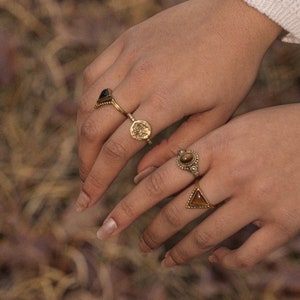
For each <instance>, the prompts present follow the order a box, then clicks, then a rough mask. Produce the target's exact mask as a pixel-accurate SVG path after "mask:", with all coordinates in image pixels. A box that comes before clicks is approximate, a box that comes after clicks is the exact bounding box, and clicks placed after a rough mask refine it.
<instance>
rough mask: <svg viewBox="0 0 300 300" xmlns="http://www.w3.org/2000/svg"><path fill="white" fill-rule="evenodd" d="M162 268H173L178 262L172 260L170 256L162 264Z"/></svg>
mask: <svg viewBox="0 0 300 300" xmlns="http://www.w3.org/2000/svg"><path fill="white" fill-rule="evenodd" d="M161 266H162V267H163V268H172V267H175V266H177V264H176V262H175V261H174V260H173V259H172V257H171V256H170V255H168V256H167V257H165V258H164V260H163V261H162V262H161Z"/></svg>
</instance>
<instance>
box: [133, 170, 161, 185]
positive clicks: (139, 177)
mask: <svg viewBox="0 0 300 300" xmlns="http://www.w3.org/2000/svg"><path fill="white" fill-rule="evenodd" d="M156 169H157V168H156V167H148V168H146V169H145V170H143V171H141V172H140V173H139V174H137V175H136V176H135V177H134V178H133V182H134V183H135V184H138V183H139V182H141V181H142V180H143V179H144V178H145V177H147V176H148V175H150V174H151V173H152V172H154V171H155V170H156Z"/></svg>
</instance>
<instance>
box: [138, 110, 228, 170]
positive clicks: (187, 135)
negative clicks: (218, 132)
mask: <svg viewBox="0 0 300 300" xmlns="http://www.w3.org/2000/svg"><path fill="white" fill-rule="evenodd" d="M229 117H230V113H229V112H228V113H227V114H226V113H224V112H220V110H217V109H216V108H213V109H211V110H208V111H205V112H203V113H198V114H195V115H192V116H191V117H189V118H188V119H187V120H186V121H185V122H184V123H182V124H181V125H180V126H179V127H178V128H177V129H176V131H175V132H174V133H173V134H172V135H171V136H170V137H169V138H168V139H167V140H164V141H163V142H162V143H161V144H160V145H158V146H156V147H155V148H153V149H152V150H151V151H149V152H148V153H147V154H146V155H145V156H144V157H143V158H142V160H141V161H140V163H139V165H138V174H139V173H141V172H142V171H143V170H147V169H148V168H149V167H159V166H161V165H162V164H163V163H164V162H165V161H167V160H168V159H170V158H171V157H173V156H175V155H176V153H177V152H178V150H180V149H185V148H186V147H187V146H188V145H191V144H193V143H194V142H195V141H197V140H198V139H200V138H201V137H203V136H204V135H206V134H207V133H209V132H211V131H212V130H213V129H215V128H217V127H219V126H220V125H222V124H223V123H225V122H226V121H227V120H228V118H229Z"/></svg>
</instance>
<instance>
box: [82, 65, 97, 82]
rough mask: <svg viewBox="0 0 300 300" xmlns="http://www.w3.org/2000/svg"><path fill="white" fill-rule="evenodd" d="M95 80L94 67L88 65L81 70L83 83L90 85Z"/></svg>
mask: <svg viewBox="0 0 300 300" xmlns="http://www.w3.org/2000/svg"><path fill="white" fill-rule="evenodd" d="M94 81H95V75H94V68H93V67H92V65H88V66H87V67H86V68H85V69H84V71H83V85H84V86H85V87H87V86H90V85H91V84H92V83H93V82H94Z"/></svg>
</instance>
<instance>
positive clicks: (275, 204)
mask: <svg viewBox="0 0 300 300" xmlns="http://www.w3.org/2000/svg"><path fill="white" fill-rule="evenodd" d="M299 115H300V104H290V105H285V106H278V107H273V108H268V109H262V110H258V111H255V112H251V113H248V114H245V115H242V116H240V117H237V118H235V119H233V120H231V121H230V122H229V123H227V124H226V125H224V126H222V127H220V128H219V129H216V130H215V131H213V132H212V133H210V134H208V135H206V136H205V137H203V138H202V139H200V140H199V141H198V142H196V143H195V144H193V145H191V146H190V147H189V148H190V149H193V150H194V151H196V152H197V153H198V154H199V172H200V175H201V179H200V183H199V184H200V186H201V189H202V190H203V192H204V193H205V195H206V197H207V199H209V201H210V203H211V204H214V205H216V204H219V203H222V202H224V201H225V200H226V201H225V202H224V203H223V205H221V206H220V207H219V208H217V209H215V210H214V211H213V212H212V214H210V215H209V216H208V217H207V218H206V219H204V220H203V221H202V222H201V223H200V224H199V225H197V226H196V227H195V228H194V229H193V230H192V231H191V232H190V233H189V234H187V235H186V236H185V237H184V238H183V239H182V240H181V241H180V242H179V243H178V244H177V245H175V246H174V247H173V248H172V249H171V250H170V251H169V252H168V253H167V255H166V258H165V259H164V260H163V262H162V264H163V265H164V266H166V267H171V266H174V265H179V264H183V263H185V262H188V261H189V260H191V259H193V258H195V257H196V256H199V255H201V254H203V253H205V252H207V251H211V250H212V249H214V248H215V247H216V246H217V245H218V244H219V243H221V242H222V241H224V240H225V239H227V238H228V237H230V236H232V235H233V234H234V233H236V232H237V231H239V230H240V229H242V228H243V227H244V226H246V225H248V224H251V223H253V224H255V225H256V226H258V227H259V229H258V230H257V231H256V232H254V233H253V234H252V235H251V236H250V238H248V240H246V242H245V243H244V244H242V246H240V247H239V248H237V249H235V250H229V249H227V248H223V247H221V248H219V249H217V250H215V251H214V252H213V253H212V255H211V256H210V261H211V262H218V263H219V264H221V265H222V266H224V267H226V268H232V269H240V268H244V267H250V266H253V265H254V264H256V263H257V262H259V261H260V260H261V259H263V258H264V257H265V256H266V255H267V254H269V253H270V252H271V251H273V250H274V249H276V248H278V247H280V246H281V245H283V244H284V243H285V242H287V241H288V240H289V239H291V238H292V237H294V236H295V235H296V234H297V233H299V232H300V218H299V215H300V197H299V195H300V185H299V182H300V156H299V153H300V139H299V132H300V118H299ZM149 155H151V152H150V154H149ZM193 180H194V179H193V176H192V174H191V173H189V172H187V171H182V170H181V169H179V168H178V167H177V165H176V162H175V158H172V159H170V160H169V161H167V162H166V163H165V164H163V165H162V166H161V167H159V168H158V169H157V170H156V171H154V172H153V173H151V174H150V175H149V176H148V177H146V178H145V179H144V180H142V181H141V182H140V183H139V184H138V185H137V186H136V187H135V188H134V189H133V190H132V191H131V192H130V193H129V194H128V195H127V196H126V197H125V198H124V199H123V200H122V201H121V202H120V203H119V204H118V205H117V206H116V207H115V208H114V209H113V211H112V212H111V213H110V214H109V216H108V217H107V219H106V221H105V222H104V224H103V226H102V227H101V228H100V229H99V231H98V237H99V238H100V239H105V238H107V237H109V236H110V235H116V234H118V233H120V232H121V231H122V230H124V229H125V228H126V227H127V226H128V225H129V224H131V223H132V222H133V221H134V220H135V219H137V218H138V217H139V216H140V215H141V214H142V213H143V212H145V211H147V210H148V209H149V208H150V207H152V206H154V205H156V204H157V203H158V202H160V201H161V200H163V199H165V198H167V197H169V196H170V195H174V194H176V193H178V192H180V193H179V194H178V195H177V196H176V197H174V199H173V200H171V201H170V202H169V203H168V204H166V205H165V206H164V207H163V208H162V210H161V211H160V212H159V213H158V215H157V216H156V217H155V219H154V220H153V222H152V223H151V224H150V225H149V227H148V228H147V229H146V230H145V232H144V233H143V236H142V239H141V244H140V248H141V250H142V251H143V252H149V251H151V250H153V249H157V248H158V247H159V246H161V245H162V244H163V243H164V242H165V241H166V240H167V239H168V238H170V237H171V236H172V235H173V234H175V233H177V232H178V231H180V230H181V229H182V228H183V227H184V226H186V225H187V224H188V223H190V222H191V221H193V220H194V219H196V218H198V217H199V216H201V215H202V214H203V213H205V211H206V210H205V209H186V208H185V204H186V202H187V199H188V197H189V195H190V193H191V191H192V188H193V185H191V186H190V184H192V182H193Z"/></svg>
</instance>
